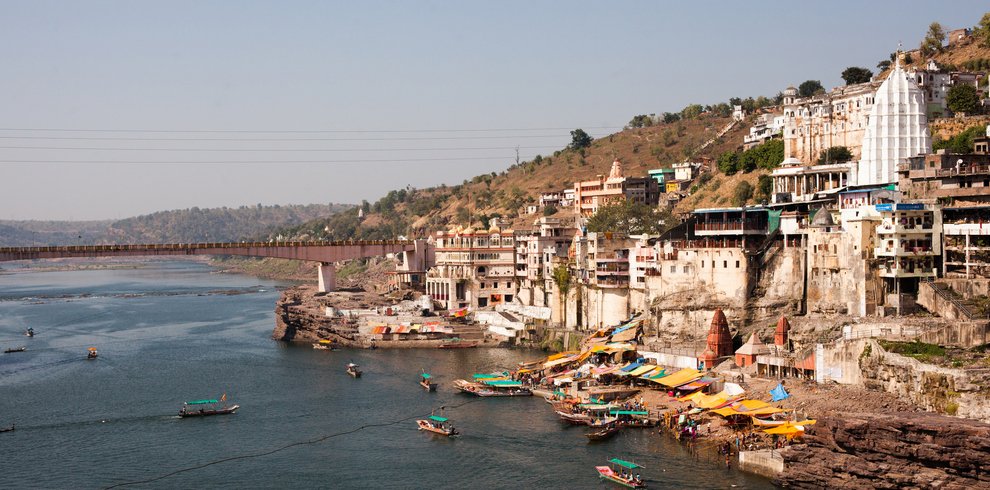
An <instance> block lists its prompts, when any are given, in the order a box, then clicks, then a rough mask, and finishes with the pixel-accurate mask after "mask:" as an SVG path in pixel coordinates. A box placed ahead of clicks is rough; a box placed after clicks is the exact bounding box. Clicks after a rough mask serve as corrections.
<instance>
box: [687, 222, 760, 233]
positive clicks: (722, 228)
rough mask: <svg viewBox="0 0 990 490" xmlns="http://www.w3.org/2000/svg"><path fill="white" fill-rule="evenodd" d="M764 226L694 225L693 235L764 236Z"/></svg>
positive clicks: (733, 223)
mask: <svg viewBox="0 0 990 490" xmlns="http://www.w3.org/2000/svg"><path fill="white" fill-rule="evenodd" d="M766 233H767V228H766V224H757V223H743V222H724V223H695V225H694V234H695V235H697V236H714V235H765V234H766Z"/></svg>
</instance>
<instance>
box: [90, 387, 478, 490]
mask: <svg viewBox="0 0 990 490" xmlns="http://www.w3.org/2000/svg"><path fill="white" fill-rule="evenodd" d="M476 401H478V400H477V399H475V400H469V401H466V402H464V403H461V404H459V405H454V406H451V407H446V408H460V407H463V406H464V405H467V404H469V403H474V402H476ZM441 408H443V407H441ZM419 417H425V415H412V416H409V417H405V418H402V419H398V420H393V421H391V422H382V423H378V424H365V425H362V426H360V427H357V428H354V429H351V430H346V431H342V432H335V433H332V434H327V435H324V436H321V437H317V438H315V439H310V440H307V441H297V442H293V443H290V444H286V445H284V446H279V447H277V448H275V449H271V450H268V451H264V452H260V453H252V454H241V455H238V456H231V457H229V458H223V459H216V460H213V461H208V462H206V463H202V464H198V465H195V466H188V467H185V468H180V469H178V470H175V471H172V472H171V473H165V474H164V475H160V476H156V477H154V478H148V479H146V480H138V481H129V482H123V483H116V484H114V485H110V486H108V487H103V488H104V490H110V489H112V488H118V487H124V486H130V485H142V484H145V483H153V482H156V481H159V480H164V479H165V478H168V477H171V476H175V475H178V474H180V473H186V472H189V471H195V470H200V469H203V468H206V467H208V466H213V465H216V464H221V463H227V462H230V461H238V460H242V459H252V458H260V457H263V456H268V455H271V454H275V453H277V452H280V451H284V450H286V449H289V448H292V447H296V446H305V445H311V444H318V443H321V442H323V441H326V440H328V439H332V438H334V437H340V436H345V435H349V434H353V433H355V432H360V431H362V430H364V429H370V428H374V427H388V426H392V425H398V424H401V423H402V422H408V421H410V420H413V419H415V418H419Z"/></svg>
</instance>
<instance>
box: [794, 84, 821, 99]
mask: <svg viewBox="0 0 990 490" xmlns="http://www.w3.org/2000/svg"><path fill="white" fill-rule="evenodd" d="M820 91H821V92H824V91H825V87H822V82H821V81H819V80H805V81H804V82H801V85H798V95H800V96H801V97H811V96H812V95H815V94H817V93H818V92H820Z"/></svg>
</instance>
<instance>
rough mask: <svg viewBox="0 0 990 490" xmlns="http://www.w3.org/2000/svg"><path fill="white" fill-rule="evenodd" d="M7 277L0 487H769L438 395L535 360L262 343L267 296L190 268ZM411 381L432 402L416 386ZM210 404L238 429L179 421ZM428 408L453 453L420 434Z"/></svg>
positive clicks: (644, 445)
mask: <svg viewBox="0 0 990 490" xmlns="http://www.w3.org/2000/svg"><path fill="white" fill-rule="evenodd" d="M4 267H5V268H6V271H7V272H9V271H10V268H11V267H10V265H9V264H8V265H5V266H4ZM3 272H4V271H3V270H0V350H2V349H7V348H9V347H18V346H21V345H23V346H26V347H27V351H25V352H20V353H11V354H0V427H6V426H9V425H10V424H12V423H16V427H17V429H16V430H15V431H13V432H6V433H0V454H2V455H3V461H2V464H0V468H2V471H0V487H2V488H100V487H111V486H114V485H122V484H124V487H125V488H193V487H200V488H203V487H205V488H286V487H303V488H312V487H324V488H369V487H375V488H608V486H606V485H605V484H602V483H600V482H599V481H598V479H597V477H596V473H595V470H594V466H595V465H600V464H603V463H605V462H606V461H607V460H608V459H609V458H612V457H619V458H622V459H627V460H631V461H635V462H637V463H639V464H641V465H643V466H645V467H646V468H645V469H643V470H642V474H643V476H644V478H645V479H647V480H648V483H649V484H650V486H651V487H652V488H771V485H770V484H769V482H768V481H767V480H766V479H763V478H760V477H757V476H753V475H749V474H745V473H742V472H739V471H736V470H735V469H731V470H730V469H726V468H725V467H724V465H723V464H719V463H718V462H716V461H715V458H711V457H709V456H699V457H698V458H695V457H694V456H692V455H691V454H690V453H689V452H688V451H687V450H686V448H684V447H683V446H681V445H680V444H678V443H677V442H676V441H673V440H672V439H669V438H667V437H665V436H661V435H658V434H656V433H655V432H654V431H649V430H626V431H623V432H621V433H620V434H618V435H617V436H616V437H615V438H613V439H611V440H609V441H604V442H602V443H598V444H589V443H588V442H587V440H586V438H585V437H584V436H583V432H584V430H583V429H581V428H572V427H566V426H564V425H562V424H561V423H560V422H559V421H558V420H557V418H556V416H555V415H554V414H553V412H552V411H550V410H549V407H548V405H547V404H546V403H545V402H543V400H542V399H541V398H539V397H532V398H511V399H478V398H473V397H468V396H466V395H462V394H458V393H456V392H454V390H453V389H452V387H451V385H450V384H451V382H452V381H453V380H454V379H457V378H460V377H466V376H469V375H470V374H471V373H474V372H482V371H491V370H493V369H498V368H509V367H512V366H514V365H515V364H516V363H517V362H519V361H521V360H525V359H533V358H536V357H538V356H540V355H541V354H540V353H539V352H534V351H525V350H507V349H465V350H460V351H443V350H436V349H417V350H377V351H361V350H342V351H335V352H330V351H318V350H313V349H312V348H310V347H309V346H308V345H289V344H286V343H282V342H276V341H273V340H271V339H270V335H271V331H272V328H273V322H274V314H273V309H274V304H275V300H276V299H277V298H278V291H277V289H276V288H277V287H278V286H279V285H278V284H277V283H274V282H272V281H266V280H261V279H257V278H254V277H250V276H243V275H234V274H216V273H213V272H212V269H211V268H209V267H208V266H206V265H204V264H201V263H187V262H179V261H176V262H150V263H148V264H146V265H145V266H144V267H142V268H137V269H123V270H85V271H64V272H60V271H46V272H33V271H27V272H15V273H3ZM27 327H33V328H34V329H35V331H36V333H37V335H36V336H35V337H33V338H28V337H26V336H24V335H23V331H24V329H25V328H27ZM90 346H95V347H97V348H98V349H99V354H100V357H99V359H96V360H93V361H87V360H85V355H86V349H87V348H88V347H90ZM352 361H353V362H355V363H357V364H360V365H361V366H362V368H363V370H364V376H363V377H362V378H360V379H352V378H350V377H349V376H347V375H346V374H345V372H344V366H345V364H346V363H348V362H352ZM423 369H425V370H427V371H429V372H431V373H433V374H434V375H436V376H437V378H438V381H439V383H440V387H439V390H438V392H436V393H427V392H425V391H424V390H423V389H422V388H421V387H420V386H419V385H418V384H417V377H418V375H419V373H420V371H421V370H423ZM224 393H226V396H227V399H228V401H230V402H232V403H237V404H240V405H241V409H240V410H239V411H238V412H237V413H236V414H234V415H228V416H217V417H206V418H203V419H180V418H178V417H176V416H175V414H176V413H177V411H178V409H179V408H180V406H181V404H182V402H183V401H185V400H193V399H201V398H218V397H220V396H221V395H222V394H224ZM440 406H446V407H448V408H447V410H446V416H447V417H449V418H450V419H451V420H452V421H453V422H454V423H455V426H456V427H458V429H459V430H460V431H461V432H462V433H463V435H462V436H461V437H458V438H453V439H446V438H441V437H438V436H434V435H430V434H427V433H423V432H419V431H417V430H416V426H415V422H414V420H411V418H414V417H418V416H425V415H429V414H430V413H431V411H432V410H434V409H436V408H437V407H440Z"/></svg>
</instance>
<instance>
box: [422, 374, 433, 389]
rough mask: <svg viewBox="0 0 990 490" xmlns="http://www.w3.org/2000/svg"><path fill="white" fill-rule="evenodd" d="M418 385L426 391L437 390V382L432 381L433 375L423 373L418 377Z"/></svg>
mask: <svg viewBox="0 0 990 490" xmlns="http://www.w3.org/2000/svg"><path fill="white" fill-rule="evenodd" d="M419 385H420V386H422V387H423V389H425V390H426V391H437V384H436V383H434V382H433V375H431V374H430V373H423V374H421V375H420V377H419Z"/></svg>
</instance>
